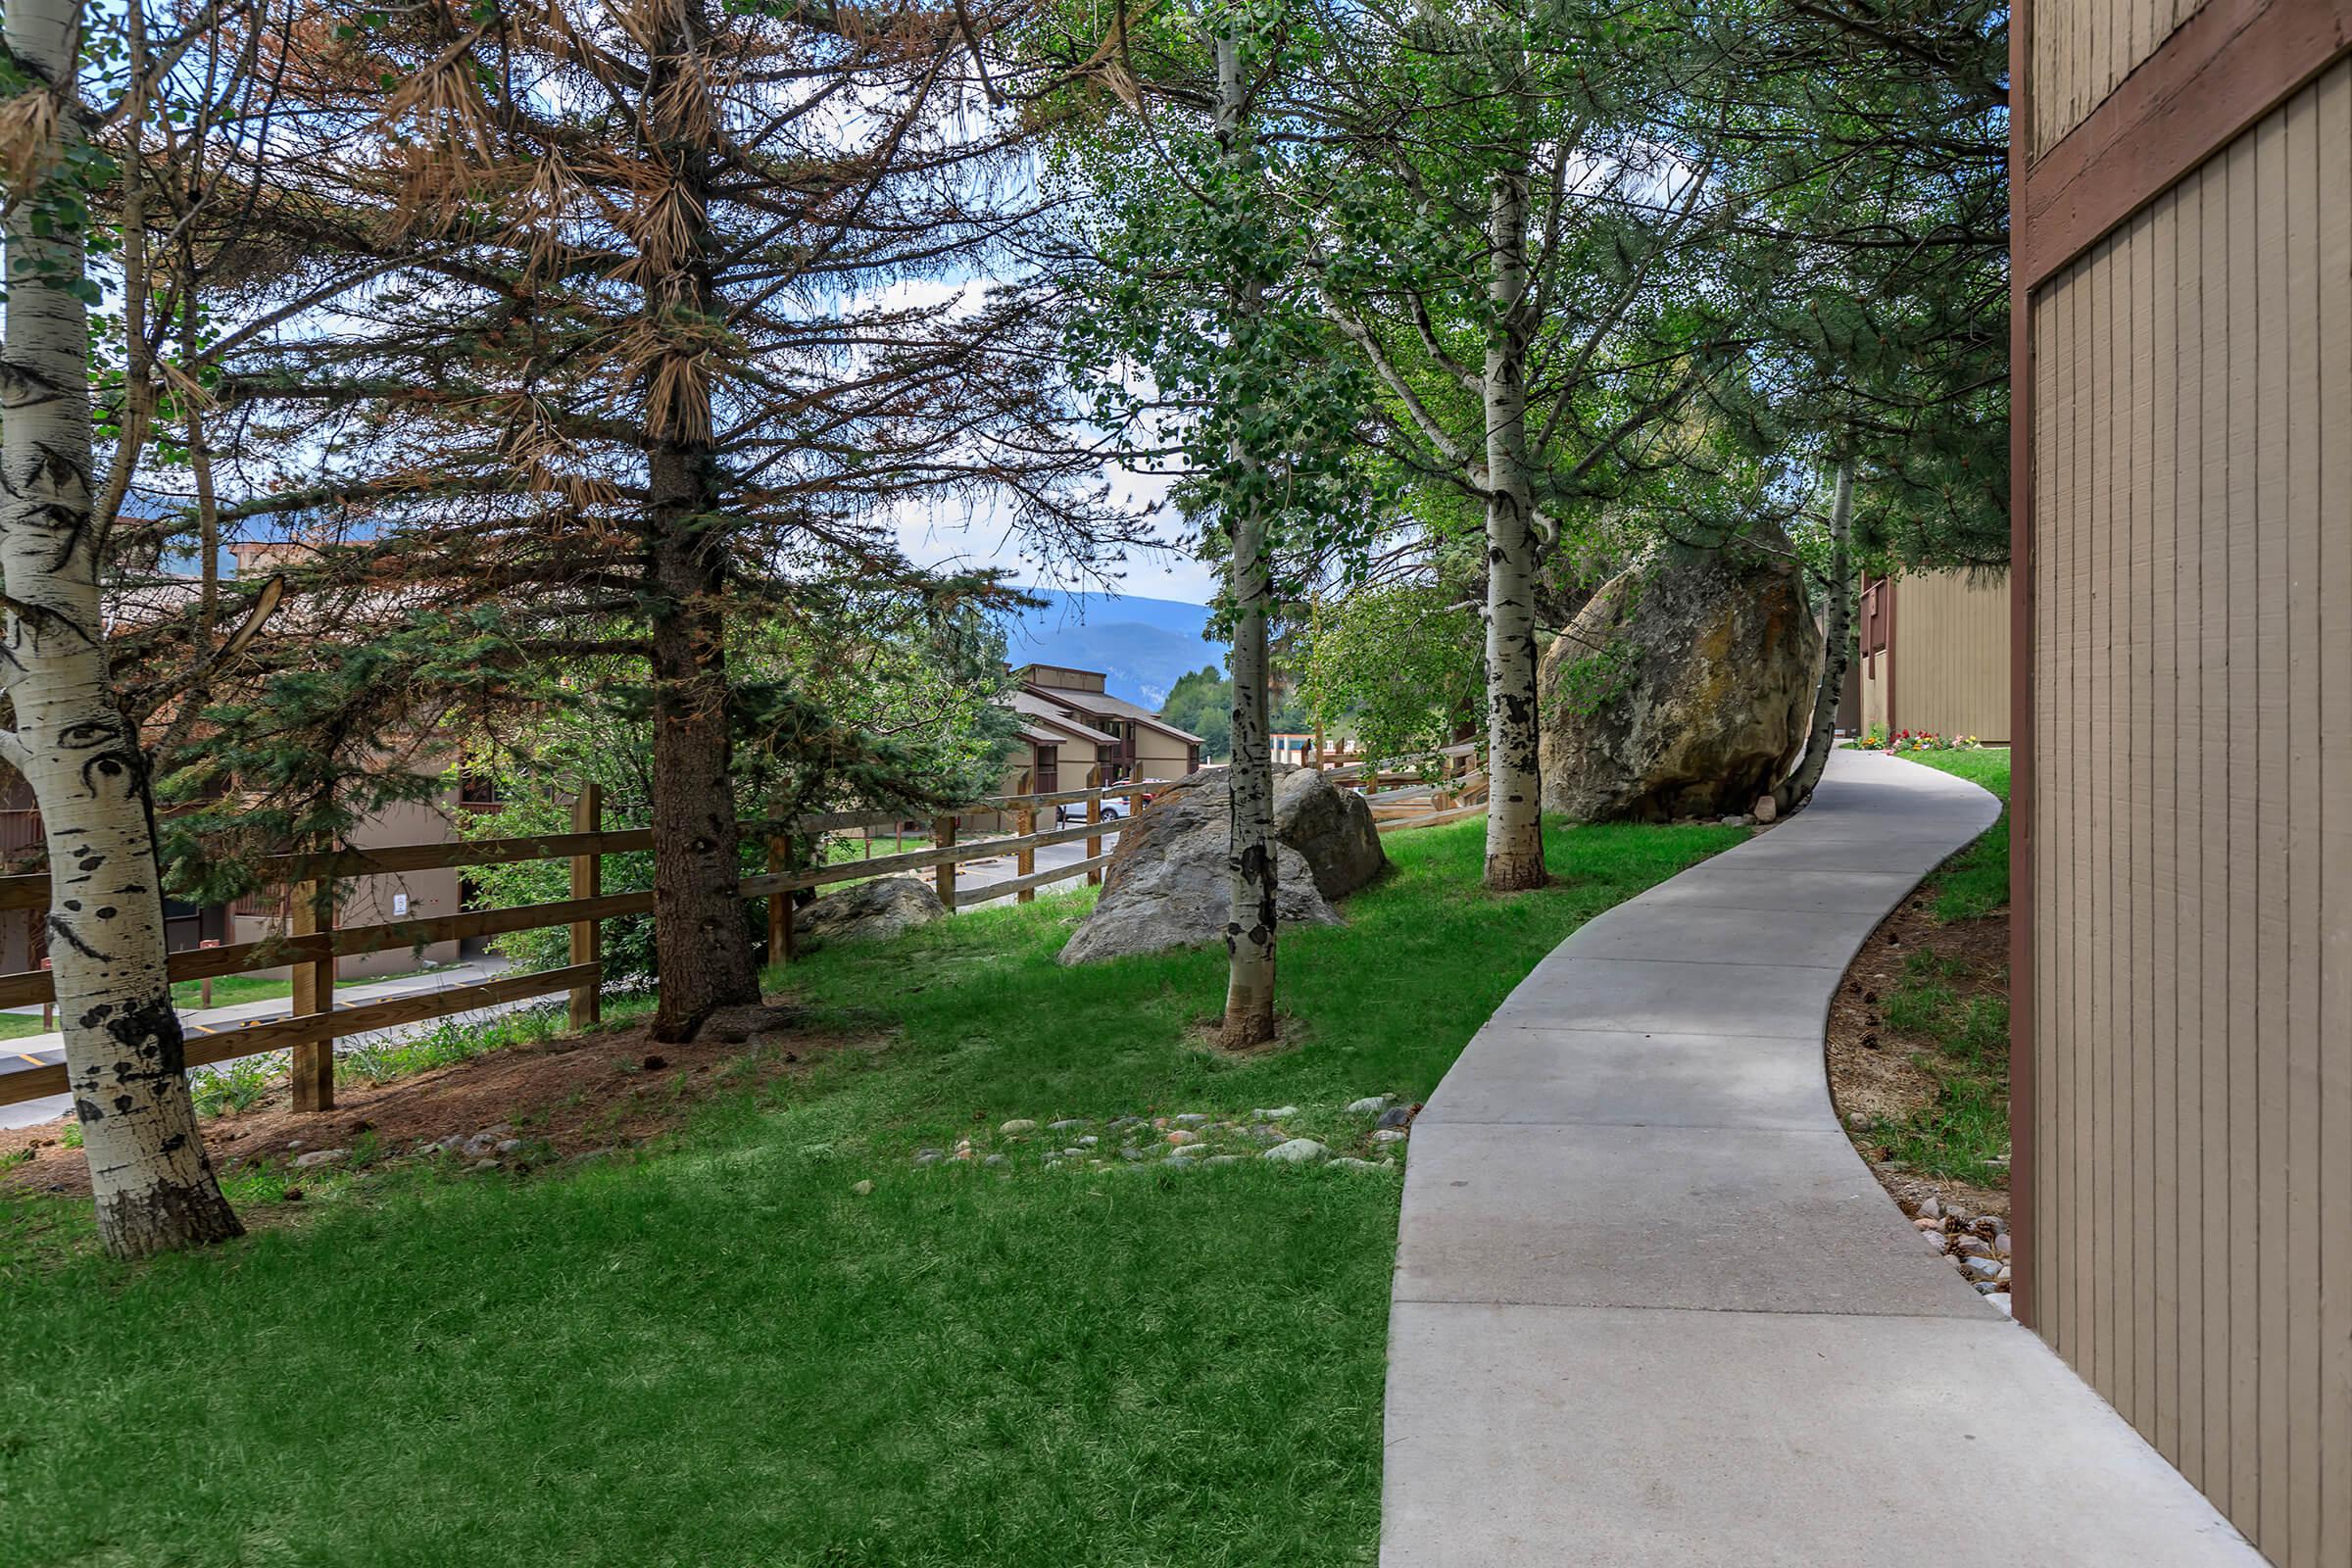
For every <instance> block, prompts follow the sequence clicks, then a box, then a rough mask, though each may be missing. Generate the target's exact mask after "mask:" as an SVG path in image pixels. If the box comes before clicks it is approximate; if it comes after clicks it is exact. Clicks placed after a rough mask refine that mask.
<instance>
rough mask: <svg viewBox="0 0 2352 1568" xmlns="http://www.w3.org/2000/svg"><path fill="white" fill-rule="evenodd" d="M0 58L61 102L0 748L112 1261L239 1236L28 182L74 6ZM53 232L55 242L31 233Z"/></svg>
mask: <svg viewBox="0 0 2352 1568" xmlns="http://www.w3.org/2000/svg"><path fill="white" fill-rule="evenodd" d="M5 27H6V36H7V40H8V47H9V49H10V50H11V51H12V52H13V53H14V54H15V56H16V58H17V59H18V60H19V61H20V62H23V63H24V64H25V65H26V66H28V67H30V68H31V69H32V70H33V71H35V72H36V73H39V74H40V75H41V76H42V77H43V78H44V79H45V80H46V81H48V82H49V83H50V84H51V85H52V88H53V89H54V90H55V91H56V92H57V93H58V95H59V98H60V113H59V115H58V118H57V123H58V126H59V142H60V146H59V147H57V148H53V149H49V150H48V151H49V152H51V153H52V154H55V155H58V156H50V157H47V158H44V159H42V160H40V161H39V162H38V163H36V164H34V165H31V166H29V167H27V168H25V169H21V170H17V171H14V172H13V175H14V177H15V178H16V179H17V180H18V181H19V182H20V183H19V188H18V189H17V190H16V191H14V192H13V193H12V194H14V195H15V196H16V197H17V198H18V199H17V201H16V202H15V204H14V206H13V208H12V209H11V211H10V213H9V215H8V218H7V221H6V224H5V229H4V233H0V240H4V243H5V253H6V265H7V278H8V303H7V311H8V325H7V333H6V337H5V341H4V342H0V391H4V392H5V399H6V411H7V416H6V420H5V424H4V425H0V582H4V583H5V587H6V591H7V595H8V606H7V616H6V620H5V622H4V623H0V686H5V688H6V690H7V692H8V695H9V697H10V699H11V701H12V702H13V704H14V706H15V710H16V728H15V730H14V732H13V733H11V734H9V735H8V736H7V737H6V738H5V739H4V740H0V756H5V758H6V760H8V761H9V762H11V763H12V764H14V765H15V766H16V767H17V768H18V770H19V771H21V772H22V773H23V774H24V775H25V782H26V783H27V784H29V785H30V786H31V788H32V793H33V799H34V800H35V801H36V802H37V803H38V804H39V807H40V810H41V821H42V826H43V830H44V833H45V835H46V839H47V845H48V852H49V869H50V885H51V893H50V901H51V902H50V912H49V924H48V930H49V953H50V958H51V961H52V964H53V968H54V974H55V978H56V983H57V1010H58V1017H59V1020H60V1022H61V1023H62V1025H63V1027H64V1033H65V1045H66V1076H67V1084H68V1088H69V1091H70V1093H71V1094H72V1095H73V1110H74V1114H75V1116H76V1117H77V1118H78V1119H79V1120H80V1123H81V1136H82V1148H83V1151H84V1153H85V1154H86V1156H87V1158H88V1160H89V1167H90V1186H91V1188H92V1191H93V1193H94V1195H95V1197H96V1200H97V1212H98V1234H99V1238H100V1240H101V1241H102V1242H103V1243H104V1244H105V1246H106V1248H107V1250H109V1251H111V1252H113V1253H114V1254H116V1255H117V1256H120V1257H136V1256H142V1255H145V1254H147V1253H150V1252H156V1251H161V1250H166V1249H170V1248H177V1247H188V1246H194V1245H197V1244H200V1243H205V1242H213V1241H219V1240H221V1239H223V1238H225V1237H230V1236H234V1235H237V1234H238V1232H239V1226H238V1224H237V1220H236V1216H235V1215H234V1214H233V1213H232V1212H230V1210H229V1207H228V1204H227V1202H226V1201H224V1200H223V1199H222V1198H221V1189H220V1185H219V1184H218V1183H217V1182H216V1181H215V1180H214V1178H213V1171H212V1166H211V1163H210V1161H209V1160H208V1159H207V1158H206V1157H205V1152H204V1141H203V1139H202V1138H201V1137H200V1136H199V1135H198V1132H197V1128H196V1112H195V1108H194V1106H193V1105H192V1104H191V1103H190V1102H189V1099H188V1085H187V1080H186V1078H185V1077H184V1076H183V1067H184V1065H185V1063H184V1057H183V1053H184V1045H183V1042H182V1039H181V1036H180V1029H179V1016H178V1014H177V1013H176V1012H175V1011H173V1009H172V992H171V984H170V978H169V975H168V974H167V972H166V967H165V947H164V909H163V893H162V879H161V877H160V875H159V874H158V867H157V864H156V854H155V812H154V806H153V802H152V799H151V797H150V795H149V793H148V779H147V766H146V759H145V757H144V756H143V755H142V754H141V752H140V748H139V741H138V736H137V735H136V734H135V733H133V731H132V730H131V727H130V725H129V723H128V722H127V721H126V720H125V719H124V717H123V713H122V711H121V710H120V708H118V707H117V705H116V702H115V696H114V691H113V686H112V681H111V678H110V674H109V671H108V667H107V658H106V648H105V642H104V626H103V623H102V620H101V614H100V609H99V597H98V563H97V556H96V541H95V539H94V537H93V534H92V528H91V516H90V507H91V500H92V490H93V486H92V480H91V469H92V457H91V450H90V405H89V393H88V361H89V316H88V311H87V308H86V307H85V306H84V304H83V302H82V300H81V297H80V296H79V295H78V294H77V293H75V292H74V290H75V289H76V287H78V286H79V285H80V283H81V280H82V277H83V239H82V235H81V233H80V232H79V230H78V229H76V228H74V227H73V226H72V225H71V224H64V223H43V222H39V221H38V220H37V218H36V215H38V214H39V213H40V210H41V208H42V207H43V205H44V203H43V202H42V201H41V199H40V195H39V190H38V188H37V187H38V186H39V184H40V182H42V181H45V180H48V179H51V178H54V177H56V175H57V172H58V170H59V168H60V163H61V157H62V153H63V151H64V147H65V145H66V144H68V143H70V142H71V140H72V139H73V138H75V137H77V136H78V135H79V134H80V128H79V122H78V120H77V119H76V118H75V117H76V115H77V114H78V112H79V94H78V91H77V90H76V86H75V75H76V71H77V53H78V46H79V41H80V29H81V11H80V5H79V3H78V0H9V4H8V9H7V16H6V20H5ZM41 228H46V229H47V230H48V232H46V233H43V232H40V231H39V230H40V229H41Z"/></svg>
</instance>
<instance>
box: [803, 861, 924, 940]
mask: <svg viewBox="0 0 2352 1568" xmlns="http://www.w3.org/2000/svg"><path fill="white" fill-rule="evenodd" d="M947 913H948V909H947V906H946V905H943V904H941V903H940V902H939V895H938V894H936V893H934V892H932V891H931V885H930V884H929V883H928V882H920V881H917V880H916V879H915V878H913V877H910V876H878V877H876V878H874V879H873V880H872V881H871V882H859V883H857V884H855V885H853V886H851V887H847V888H844V889H842V890H841V891H840V892H839V893H828V894H826V895H825V896H824V897H823V898H821V899H818V900H816V901H815V902H814V903H812V904H809V905H807V906H805V907H801V908H799V909H796V910H794V911H793V922H794V926H795V929H796V930H799V931H803V932H806V933H807V934H808V935H809V936H812V937H816V938H818V939H819V940H821V941H825V942H869V941H873V940H874V939H876V938H880V937H895V936H898V935H899V934H900V933H902V932H906V931H911V930H913V929H914V928H915V927H916V926H918V925H929V924H930V923H931V922H932V921H934V920H943V919H945V918H947Z"/></svg>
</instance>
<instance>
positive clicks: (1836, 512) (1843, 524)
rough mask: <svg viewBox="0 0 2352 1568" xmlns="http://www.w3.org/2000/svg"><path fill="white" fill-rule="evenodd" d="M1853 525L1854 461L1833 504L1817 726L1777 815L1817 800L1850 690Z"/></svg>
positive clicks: (1842, 468) (1778, 798) (1775, 795)
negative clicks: (1840, 708) (1848, 633)
mask: <svg viewBox="0 0 2352 1568" xmlns="http://www.w3.org/2000/svg"><path fill="white" fill-rule="evenodd" d="M1853 521H1854V460H1853V459H1852V458H1850V457H1848V458H1841V459H1839V460H1838V491H1837V496H1836V499H1835V500H1833V501H1832V502H1831V504H1830V596H1829V597H1830V602H1829V616H1828V624H1827V626H1826V627H1824V646H1823V648H1822V651H1821V680H1820V682H1819V683H1818V684H1817V685H1816V686H1815V687H1814V688H1813V722H1812V725H1811V727H1810V728H1809V729H1808V730H1807V731H1806V733H1805V751H1804V755H1803V756H1802V757H1800V758H1798V759H1797V763H1796V771H1795V772H1793V773H1791V774H1789V776H1788V777H1787V778H1785V779H1783V780H1782V781H1781V785H1780V788H1778V789H1776V790H1774V791H1773V792H1772V804H1773V808H1774V809H1775V811H1776V812H1778V813H1779V814H1781V815H1787V814H1788V813H1789V812H1790V811H1794V810H1798V809H1801V808H1803V806H1804V805H1805V803H1806V802H1808V801H1810V800H1812V798H1813V790H1814V787H1815V786H1816V785H1818V784H1820V783H1821V774H1822V769H1824V768H1826V767H1828V766H1829V765H1830V748H1831V745H1832V743H1833V741H1834V740H1835V737H1836V732H1837V728H1838V696H1839V694H1840V693H1841V692H1842V691H1843V690H1844V688H1845V668H1846V657H1847V656H1846V649H1845V644H1846V630H1847V628H1848V627H1849V626H1851V625H1852V624H1853V613H1854V586H1853V569H1854V568H1853V562H1852V559H1851V551H1850V549H1849V540H1850V539H1851V537H1852V534H1853Z"/></svg>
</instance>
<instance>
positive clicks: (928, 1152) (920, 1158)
mask: <svg viewBox="0 0 2352 1568" xmlns="http://www.w3.org/2000/svg"><path fill="white" fill-rule="evenodd" d="M947 1157H948V1152H947V1151H946V1150H944V1149H918V1150H916V1151H915V1152H914V1162H915V1163H916V1164H917V1165H936V1164H938V1163H939V1162H940V1161H941V1160H943V1159H945V1158H947Z"/></svg>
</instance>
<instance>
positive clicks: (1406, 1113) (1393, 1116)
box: [1376, 1105, 1413, 1127]
mask: <svg viewBox="0 0 2352 1568" xmlns="http://www.w3.org/2000/svg"><path fill="white" fill-rule="evenodd" d="M1412 1120H1413V1107H1412V1106H1410V1105H1391V1106H1390V1107H1389V1108H1388V1109H1386V1110H1384V1111H1382V1112H1381V1113H1380V1120H1379V1122H1378V1123H1376V1125H1378V1126H1381V1127H1407V1126H1410V1125H1411V1124H1412Z"/></svg>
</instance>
